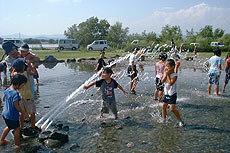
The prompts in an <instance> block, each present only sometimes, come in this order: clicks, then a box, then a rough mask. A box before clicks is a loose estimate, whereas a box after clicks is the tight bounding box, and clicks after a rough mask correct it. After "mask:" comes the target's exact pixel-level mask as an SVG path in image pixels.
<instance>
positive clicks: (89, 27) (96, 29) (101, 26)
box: [64, 17, 110, 46]
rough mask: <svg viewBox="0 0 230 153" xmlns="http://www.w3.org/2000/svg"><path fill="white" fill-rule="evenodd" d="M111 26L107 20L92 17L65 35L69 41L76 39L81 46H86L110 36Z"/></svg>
mask: <svg viewBox="0 0 230 153" xmlns="http://www.w3.org/2000/svg"><path fill="white" fill-rule="evenodd" d="M109 27H110V24H109V23H108V21H107V20H105V19H103V20H100V21H99V19H98V18H97V17H91V18H89V19H87V20H86V21H85V22H81V23H80V24H79V25H76V24H74V25H73V26H71V27H69V28H68V30H67V31H64V34H65V35H66V36H67V38H69V39H76V40H77V41H78V42H79V44H80V45H83V46H86V45H88V44H89V43H92V42H93V41H94V40H96V39H105V38H106V37H107V35H108V30H109Z"/></svg>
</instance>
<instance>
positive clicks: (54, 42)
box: [48, 39, 57, 44]
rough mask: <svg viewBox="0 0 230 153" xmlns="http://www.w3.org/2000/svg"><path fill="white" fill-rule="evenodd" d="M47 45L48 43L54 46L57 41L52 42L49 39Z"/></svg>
mask: <svg viewBox="0 0 230 153" xmlns="http://www.w3.org/2000/svg"><path fill="white" fill-rule="evenodd" d="M48 43H49V44H56V43H57V41H56V40H54V39H49V40H48Z"/></svg>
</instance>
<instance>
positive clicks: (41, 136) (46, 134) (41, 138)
mask: <svg viewBox="0 0 230 153" xmlns="http://www.w3.org/2000/svg"><path fill="white" fill-rule="evenodd" d="M51 133H52V132H51V131H43V132H41V133H40V134H39V136H38V141H39V142H43V141H45V140H46V139H48V138H49V136H50V134H51Z"/></svg>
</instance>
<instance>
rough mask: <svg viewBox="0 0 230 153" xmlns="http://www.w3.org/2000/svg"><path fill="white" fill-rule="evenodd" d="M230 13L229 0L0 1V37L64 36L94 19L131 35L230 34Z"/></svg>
mask: <svg viewBox="0 0 230 153" xmlns="http://www.w3.org/2000/svg"><path fill="white" fill-rule="evenodd" d="M229 14H230V0H0V36H2V35H9V34H15V33H19V32H20V33H21V34H26V35H42V34H63V33H64V30H67V28H68V27H70V26H72V25H73V24H79V23H81V22H83V21H85V20H86V19H88V18H90V17H92V16H95V17H98V18H99V19H107V20H108V21H109V23H110V24H114V23H115V22H116V21H119V22H121V23H123V26H124V27H129V28H130V29H129V31H130V33H135V32H137V33H141V32H142V31H144V30H146V31H147V32H149V31H154V32H156V33H160V31H161V28H162V27H163V26H164V25H166V24H170V25H179V26H180V27H181V29H182V31H183V32H185V30H186V29H189V30H190V29H191V28H194V29H195V31H199V29H200V28H202V27H204V26H205V25H212V26H213V27H214V28H218V27H219V28H222V29H224V30H225V32H227V33H230V17H229ZM184 34H185V33H184Z"/></svg>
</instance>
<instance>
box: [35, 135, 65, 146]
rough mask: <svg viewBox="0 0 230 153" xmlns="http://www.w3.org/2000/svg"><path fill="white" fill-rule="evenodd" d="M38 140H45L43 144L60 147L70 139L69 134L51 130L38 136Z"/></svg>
mask: <svg viewBox="0 0 230 153" xmlns="http://www.w3.org/2000/svg"><path fill="white" fill-rule="evenodd" d="M38 141H39V142H41V143H42V142H43V144H44V145H45V146H47V147H50V148H55V147H59V146H61V145H62V144H64V143H66V142H68V141H69V136H68V135H67V134H63V133H59V132H56V131H54V132H51V131H43V132H42V133H40V134H39V136H38Z"/></svg>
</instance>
